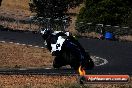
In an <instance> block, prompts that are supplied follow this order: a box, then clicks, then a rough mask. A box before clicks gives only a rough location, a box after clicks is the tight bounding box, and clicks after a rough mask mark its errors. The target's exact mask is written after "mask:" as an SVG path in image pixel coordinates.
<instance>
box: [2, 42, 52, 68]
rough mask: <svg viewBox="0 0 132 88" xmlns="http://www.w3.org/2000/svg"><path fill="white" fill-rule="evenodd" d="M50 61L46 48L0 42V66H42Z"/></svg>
mask: <svg viewBox="0 0 132 88" xmlns="http://www.w3.org/2000/svg"><path fill="white" fill-rule="evenodd" d="M52 61H53V57H52V56H51V54H50V52H49V51H48V50H47V49H40V48H35V47H29V46H21V45H16V44H8V43H0V67H8V68H12V67H16V66H17V67H43V66H49V65H50V66H51V65H52Z"/></svg>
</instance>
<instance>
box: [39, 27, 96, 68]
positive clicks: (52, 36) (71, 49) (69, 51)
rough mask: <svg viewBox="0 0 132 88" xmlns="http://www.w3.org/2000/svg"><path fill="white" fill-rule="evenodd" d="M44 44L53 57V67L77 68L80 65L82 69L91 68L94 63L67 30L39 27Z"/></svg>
mask: <svg viewBox="0 0 132 88" xmlns="http://www.w3.org/2000/svg"><path fill="white" fill-rule="evenodd" d="M40 32H41V34H42V37H43V39H44V40H45V45H46V46H47V48H48V50H49V51H50V52H51V54H52V55H53V56H55V59H54V61H53V67H54V68H60V67H61V66H65V65H70V66H71V67H72V68H74V69H75V70H77V69H78V68H79V66H80V65H81V66H82V67H83V68H84V69H92V68H93V67H94V63H93V61H92V59H91V58H90V56H89V54H88V53H86V52H85V50H84V49H83V47H82V46H81V45H80V43H79V42H78V41H77V40H76V39H75V38H74V37H73V36H71V35H70V34H69V32H62V31H53V30H49V29H41V31H40Z"/></svg>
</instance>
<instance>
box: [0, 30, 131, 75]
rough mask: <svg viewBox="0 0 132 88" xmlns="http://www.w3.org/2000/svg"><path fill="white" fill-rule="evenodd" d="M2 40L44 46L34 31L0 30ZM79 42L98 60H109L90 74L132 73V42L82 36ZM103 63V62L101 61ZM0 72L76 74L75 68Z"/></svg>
mask: <svg viewBox="0 0 132 88" xmlns="http://www.w3.org/2000/svg"><path fill="white" fill-rule="evenodd" d="M0 41H1V42H3V43H4V42H8V43H16V44H20V45H27V46H34V47H38V48H39V47H40V48H44V44H43V42H44V40H43V39H42V37H41V35H40V34H38V33H34V32H30V31H27V32H20V31H3V30H0ZM79 42H80V43H81V45H82V46H83V47H84V48H85V50H86V51H88V52H89V53H90V55H92V56H95V57H96V60H97V62H99V63H100V62H101V60H100V58H103V60H105V61H107V63H104V64H102V65H98V66H95V68H94V69H93V70H87V71H86V72H87V73H88V74H129V75H131V74H132V56H131V55H132V42H119V41H109V40H97V39H88V38H80V39H79ZM101 63H103V62H101ZM0 74H53V75H54V74H56V75H57V74H59V75H60V74H63V75H64V74H67V75H68V74H70V75H74V74H76V71H74V70H73V69H63V68H62V69H53V68H21V69H19V68H16V69H4V68H1V69H0Z"/></svg>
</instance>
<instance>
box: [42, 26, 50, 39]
mask: <svg viewBox="0 0 132 88" xmlns="http://www.w3.org/2000/svg"><path fill="white" fill-rule="evenodd" d="M40 33H41V34H42V37H43V39H44V40H46V39H47V38H48V37H49V36H50V35H51V34H52V30H50V29H48V28H42V29H41V30H40Z"/></svg>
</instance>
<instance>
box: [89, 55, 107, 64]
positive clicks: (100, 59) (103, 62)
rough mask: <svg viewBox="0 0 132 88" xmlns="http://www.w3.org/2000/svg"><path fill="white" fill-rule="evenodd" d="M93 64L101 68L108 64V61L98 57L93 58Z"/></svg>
mask: <svg viewBox="0 0 132 88" xmlns="http://www.w3.org/2000/svg"><path fill="white" fill-rule="evenodd" d="M91 58H92V60H93V62H94V63H95V66H101V65H105V64H107V63H108V61H107V60H106V59H104V58H101V57H97V56H91ZM98 61H102V63H98Z"/></svg>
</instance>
